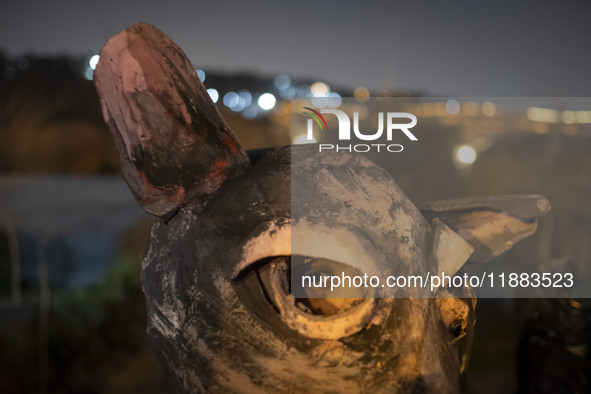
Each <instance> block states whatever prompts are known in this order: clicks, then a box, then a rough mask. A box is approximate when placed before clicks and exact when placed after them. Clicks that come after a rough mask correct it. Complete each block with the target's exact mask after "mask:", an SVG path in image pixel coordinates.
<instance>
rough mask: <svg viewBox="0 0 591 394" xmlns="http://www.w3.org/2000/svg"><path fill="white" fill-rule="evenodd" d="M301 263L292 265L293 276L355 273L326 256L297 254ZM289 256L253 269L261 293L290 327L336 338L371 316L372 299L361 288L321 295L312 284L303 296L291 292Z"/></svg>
mask: <svg viewBox="0 0 591 394" xmlns="http://www.w3.org/2000/svg"><path fill="white" fill-rule="evenodd" d="M294 258H300V259H303V264H296V265H294V269H295V270H297V272H294V275H298V277H299V276H300V275H308V276H310V277H311V278H317V282H316V283H318V280H319V279H321V278H322V277H323V276H325V275H341V274H342V273H345V275H356V274H357V270H356V269H354V268H352V267H350V266H348V265H346V264H342V263H339V262H336V261H332V260H328V259H311V258H306V257H301V256H294ZM291 260H292V258H291V257H290V256H281V257H276V258H273V259H272V260H270V261H269V260H267V263H266V264H262V265H260V266H259V267H258V268H256V271H257V272H256V274H257V277H258V280H259V284H260V286H261V288H262V291H263V293H264V294H265V296H266V297H267V299H268V301H270V302H271V303H272V305H273V307H274V308H275V310H276V311H277V312H278V313H279V315H280V317H281V320H282V322H283V323H284V324H285V325H286V326H287V327H288V328H289V329H291V330H294V331H297V332H298V333H300V334H302V335H304V336H307V337H310V338H318V339H339V338H342V337H345V336H349V335H352V334H354V333H356V332H359V331H361V330H362V329H363V328H365V327H366V326H367V324H368V323H369V321H370V320H371V318H372V316H373V311H374V307H375V300H374V299H373V298H366V296H367V294H366V290H365V289H364V288H354V287H353V288H342V289H340V290H338V291H335V292H333V293H331V297H330V298H327V297H325V296H324V295H325V293H322V292H320V291H319V290H318V288H315V287H314V286H309V287H306V288H305V295H306V297H301V298H294V297H293V296H292V294H291V275H292V264H291Z"/></svg>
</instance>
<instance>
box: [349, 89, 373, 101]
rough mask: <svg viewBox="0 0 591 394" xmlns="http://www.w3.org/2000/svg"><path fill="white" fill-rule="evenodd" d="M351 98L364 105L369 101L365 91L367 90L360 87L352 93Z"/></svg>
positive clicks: (367, 92) (367, 91)
mask: <svg viewBox="0 0 591 394" xmlns="http://www.w3.org/2000/svg"><path fill="white" fill-rule="evenodd" d="M353 96H354V97H355V100H357V101H358V102H360V103H364V102H366V101H367V100H369V90H367V88H364V87H363V86H360V87H358V88H355V90H354V91H353Z"/></svg>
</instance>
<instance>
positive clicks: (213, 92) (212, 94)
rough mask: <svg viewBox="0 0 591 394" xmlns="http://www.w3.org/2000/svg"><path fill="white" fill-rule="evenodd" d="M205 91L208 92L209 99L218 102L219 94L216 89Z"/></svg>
mask: <svg viewBox="0 0 591 394" xmlns="http://www.w3.org/2000/svg"><path fill="white" fill-rule="evenodd" d="M207 93H208V94H209V97H211V101H213V102H214V103H217V102H218V99H219V98H220V94H219V93H218V91H217V90H216V89H207Z"/></svg>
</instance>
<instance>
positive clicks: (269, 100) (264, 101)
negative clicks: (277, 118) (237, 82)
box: [258, 93, 277, 111]
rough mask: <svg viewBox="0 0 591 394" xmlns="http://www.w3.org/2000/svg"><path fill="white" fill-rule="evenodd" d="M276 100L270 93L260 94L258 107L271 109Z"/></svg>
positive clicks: (266, 109)
mask: <svg viewBox="0 0 591 394" xmlns="http://www.w3.org/2000/svg"><path fill="white" fill-rule="evenodd" d="M276 102H277V100H276V99H275V96H273V95H272V94H271V93H264V94H262V95H261V97H259V100H258V103H259V107H261V109H264V110H265V111H268V110H270V109H272V108H273V107H274V106H275V103H276Z"/></svg>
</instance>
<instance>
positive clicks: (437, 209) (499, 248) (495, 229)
mask: <svg viewBox="0 0 591 394" xmlns="http://www.w3.org/2000/svg"><path fill="white" fill-rule="evenodd" d="M418 208H419V209H420V211H421V212H422V214H423V215H424V216H425V218H427V219H428V220H433V219H438V220H441V221H442V222H443V223H445V224H447V226H449V227H450V228H451V229H452V230H454V232H456V233H457V234H458V235H460V236H461V237H462V238H463V239H464V240H465V241H466V242H468V243H469V244H470V245H471V246H472V247H473V248H474V252H473V253H472V255H471V256H470V261H473V262H475V263H485V262H488V261H490V260H492V259H493V258H495V257H497V256H499V255H500V254H502V253H504V252H506V251H507V250H509V249H511V248H512V247H513V245H514V244H515V243H517V242H518V241H520V240H522V239H523V238H525V237H528V236H530V235H532V234H533V233H534V232H535V231H536V228H537V227H538V219H539V218H540V217H541V216H543V215H544V214H545V213H547V212H548V211H549V210H550V203H549V202H548V200H546V199H545V198H544V197H542V196H536V195H524V196H522V195H515V196H499V197H475V198H463V199H458V200H448V201H433V202H427V203H422V204H419V205H418Z"/></svg>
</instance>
